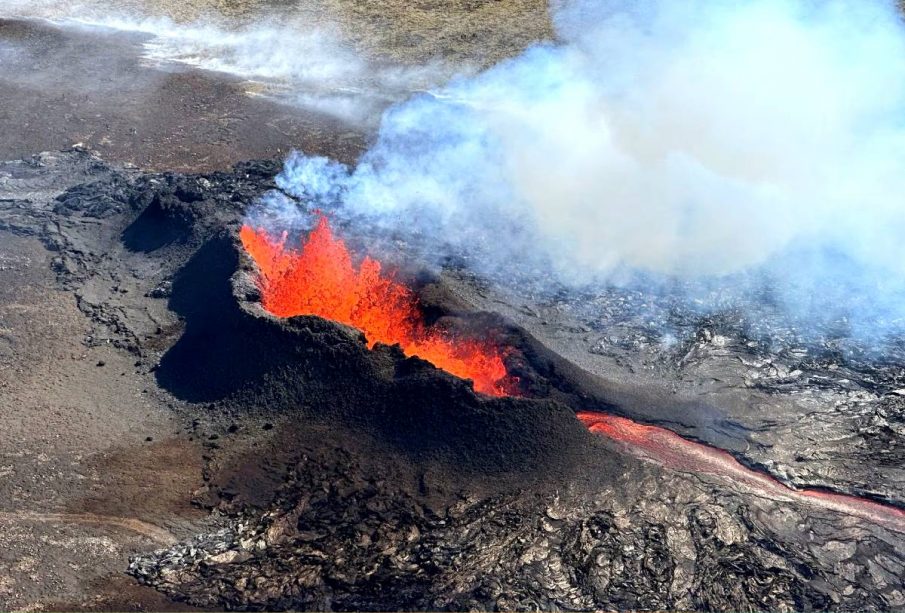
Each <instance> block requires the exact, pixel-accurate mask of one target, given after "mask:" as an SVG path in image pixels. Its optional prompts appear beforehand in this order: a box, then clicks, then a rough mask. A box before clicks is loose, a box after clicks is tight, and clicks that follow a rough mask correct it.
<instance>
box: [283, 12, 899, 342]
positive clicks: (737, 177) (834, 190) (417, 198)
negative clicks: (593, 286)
mask: <svg viewBox="0 0 905 613" xmlns="http://www.w3.org/2000/svg"><path fill="white" fill-rule="evenodd" d="M555 22H556V25H557V28H558V36H559V42H558V43H557V44H555V45H539V46H536V47H534V48H531V49H529V50H528V51H526V52H525V53H524V54H522V55H521V56H519V57H517V58H515V59H513V60H510V61H506V62H503V63H501V64H500V65H498V66H496V67H494V68H492V69H490V70H487V71H485V72H483V73H481V74H479V75H477V76H475V77H472V78H466V79H459V80H456V81H453V82H451V83H449V84H448V85H447V86H446V87H444V88H443V89H442V90H439V91H436V92H434V93H433V95H422V96H418V97H415V98H413V99H411V100H409V101H408V102H406V103H404V104H401V105H398V106H395V107H393V108H391V109H390V110H389V111H388V112H387V113H386V114H385V115H384V118H383V121H382V124H381V129H380V134H379V138H378V140H377V142H376V144H375V145H374V146H373V148H372V149H371V150H370V151H368V152H367V153H366V154H365V155H364V156H363V158H362V160H361V162H360V164H359V166H358V167H357V168H355V169H352V170H346V169H338V168H337V167H336V166H335V165H332V164H326V163H323V162H320V163H319V165H318V163H315V162H314V161H312V160H308V159H306V158H304V156H301V157H296V158H293V159H290V160H289V163H288V164H287V166H286V170H285V171H284V173H283V175H282V177H281V184H282V185H283V187H284V188H285V189H287V190H288V191H289V192H290V193H293V192H294V193H297V194H300V195H303V196H305V197H311V196H312V194H313V195H315V196H322V197H326V196H330V197H331V198H334V199H338V200H341V202H342V209H343V210H344V211H345V212H346V214H348V215H354V216H356V217H359V218H365V219H367V220H369V221H370V222H371V223H373V224H375V225H380V226H386V227H396V228H397V229H403V230H404V229H410V230H413V231H417V232H421V233H427V234H428V235H431V236H434V237H436V239H437V241H438V242H446V243H449V242H452V243H453V244H454V247H455V248H456V249H458V250H460V251H462V252H467V253H472V254H476V253H477V254H481V259H482V261H484V262H485V263H487V265H488V266H489V267H493V268H496V269H498V267H500V266H509V267H510V268H511V267H512V264H513V263H516V264H518V265H520V266H524V265H525V264H526V263H530V265H531V266H534V265H535V264H536V263H537V262H541V261H548V262H550V263H551V264H552V267H553V269H554V270H555V271H557V272H558V274H559V276H560V278H561V279H562V280H564V281H567V282H572V283H582V284H584V283H591V282H600V281H606V280H612V279H613V278H614V275H617V274H618V275H619V276H620V278H624V276H625V274H626V271H641V272H644V273H646V274H653V275H657V276H661V277H667V278H668V277H670V276H678V277H682V278H699V279H711V280H713V279H716V280H717V281H720V280H722V282H725V283H729V282H730V280H732V282H735V281H736V280H737V279H738V278H739V277H740V275H748V274H750V273H751V271H760V272H761V273H768V274H769V278H770V279H771V284H772V285H773V286H774V289H775V290H776V291H778V292H779V295H780V300H781V301H784V302H786V303H788V305H789V306H790V307H793V308H796V309H806V310H808V312H809V313H813V312H815V311H819V310H820V309H823V308H826V307H830V308H832V309H833V310H834V314H835V310H836V307H838V306H839V305H840V304H843V305H844V304H854V300H852V299H853V298H858V299H859V300H863V299H864V298H865V297H866V298H867V299H868V300H867V301H868V302H870V303H871V304H872V307H871V308H870V309H867V310H865V308H864V307H863V305H860V306H858V307H857V309H855V307H852V309H851V310H858V312H857V313H848V314H847V315H848V316H851V317H854V318H856V319H858V318H860V319H861V320H862V321H861V323H862V324H864V325H867V326H870V325H872V323H873V322H871V321H870V319H871V318H876V317H879V316H880V314H882V316H883V317H884V318H887V319H888V318H893V319H894V318H897V317H901V316H902V315H903V314H905V303H903V301H902V295H903V289H905V199H903V194H905V129H903V128H905V30H903V25H902V22H901V17H900V15H899V14H898V13H897V10H896V8H895V6H894V3H893V2H884V1H878V0H877V1H875V0H835V1H834V0H823V1H817V0H690V1H686V2H673V1H671V0H631V1H629V0H575V1H569V2H565V3H564V4H562V5H561V6H559V7H558V8H557V10H556V12H555ZM302 171H303V172H302ZM319 172H320V174H319ZM323 173H326V174H323ZM325 186H326V187H325ZM340 192H341V193H340ZM727 275H732V276H731V277H729V276H727ZM814 292H816V294H815V293H814ZM853 293H856V294H857V296H853V295H852V294H853ZM821 295H822V296H827V297H829V296H831V297H832V302H828V303H827V304H826V305H822V303H821V302H820V299H819V296H821ZM840 300H841V301H842V302H841V303H840V302H839V301H840Z"/></svg>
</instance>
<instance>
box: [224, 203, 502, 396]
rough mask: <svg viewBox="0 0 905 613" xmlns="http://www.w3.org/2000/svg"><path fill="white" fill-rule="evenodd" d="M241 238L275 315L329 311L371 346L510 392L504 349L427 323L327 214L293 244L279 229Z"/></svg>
mask: <svg viewBox="0 0 905 613" xmlns="http://www.w3.org/2000/svg"><path fill="white" fill-rule="evenodd" d="M240 238H241V239H242V244H243V245H244V247H245V250H246V251H247V252H248V253H249V255H251V257H252V258H253V259H254V260H255V262H256V263H257V265H258V269H259V270H260V278H259V284H260V287H261V292H262V295H263V298H262V303H263V306H264V308H265V309H267V310H268V311H269V312H271V313H273V314H274V315H276V316H278V317H292V316H294V315H316V316H318V317H323V318H325V319H332V320H334V321H338V322H340V323H343V324H346V325H349V326H352V327H355V328H358V329H359V330H361V331H362V332H364V334H365V337H366V338H367V340H368V346H369V347H371V348H373V346H374V344H375V343H383V344H386V345H395V344H398V345H399V346H401V347H402V350H403V351H404V352H405V354H406V355H409V356H417V357H419V358H421V359H423V360H427V361H428V362H430V363H431V364H433V365H434V366H436V367H437V368H441V369H443V370H445V371H447V372H449V373H451V374H453V375H456V376H457V377H461V378H463V379H471V380H472V381H473V382H474V389H475V390H476V391H478V392H481V393H484V394H488V395H491V396H506V395H511V394H513V393H514V392H515V390H516V379H514V378H513V377H510V376H509V375H508V373H507V371H506V366H505V364H504V363H503V356H504V355H505V353H504V351H503V350H501V349H500V348H498V347H495V346H493V345H492V344H490V343H488V342H483V341H478V340H475V339H466V338H457V337H453V336H452V335H451V334H449V333H446V332H444V331H442V330H438V329H435V328H429V327H428V326H426V325H425V323H424V320H423V318H422V316H421V312H420V311H419V309H418V300H417V297H416V296H415V294H414V292H413V291H412V290H411V289H409V288H408V287H406V286H405V285H403V284H400V283H397V282H396V281H394V280H393V279H392V278H390V277H389V276H387V275H385V274H384V273H383V272H382V271H381V267H380V262H378V261H376V260H374V259H372V258H370V257H365V258H364V260H362V262H361V264H360V265H358V266H357V267H356V266H355V264H354V263H353V262H352V256H351V254H350V253H349V250H348V249H346V245H345V244H344V243H343V241H342V240H340V239H338V238H336V237H335V236H334V235H333V232H332V231H331V229H330V225H329V223H328V222H327V218H326V217H321V218H320V221H319V222H318V224H317V227H316V228H315V229H314V230H313V231H312V232H311V234H310V235H309V237H308V240H307V242H305V243H304V244H303V245H302V246H301V249H299V250H297V249H293V248H292V247H288V246H287V245H286V239H287V235H286V233H285V232H284V233H283V235H282V236H281V237H280V238H279V239H274V238H273V237H272V236H270V235H268V234H267V233H266V232H265V231H264V230H263V229H261V228H258V229H257V230H256V229H254V228H252V227H250V226H247V225H246V226H243V227H242V230H241V232H240Z"/></svg>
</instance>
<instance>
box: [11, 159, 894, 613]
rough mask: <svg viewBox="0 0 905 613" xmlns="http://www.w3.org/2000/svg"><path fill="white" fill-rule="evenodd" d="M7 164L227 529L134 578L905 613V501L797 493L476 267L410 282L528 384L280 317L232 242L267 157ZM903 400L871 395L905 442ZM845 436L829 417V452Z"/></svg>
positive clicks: (215, 521) (753, 453)
mask: <svg viewBox="0 0 905 613" xmlns="http://www.w3.org/2000/svg"><path fill="white" fill-rule="evenodd" d="M3 172H4V173H5V175H4V176H6V177H7V183H6V185H7V188H6V189H7V190H8V191H10V192H14V193H17V194H19V195H18V196H16V197H15V198H12V199H8V200H4V201H3V204H2V209H0V212H2V224H3V231H4V232H7V233H10V232H11V233H14V234H15V235H17V236H20V237H35V238H38V239H40V240H41V241H43V243H44V244H45V245H47V246H48V247H49V248H51V249H52V250H53V251H52V253H54V256H53V257H54V259H53V262H52V266H53V271H54V274H55V275H56V279H57V283H58V284H59V287H60V288H63V290H65V291H68V292H72V293H73V294H74V295H75V296H76V298H77V304H78V308H79V309H80V310H81V312H82V313H83V314H84V315H85V316H87V318H88V320H89V321H90V322H92V330H91V333H90V334H89V335H88V336H87V337H86V338H85V339H84V343H85V346H86V347H88V348H92V347H94V348H98V347H113V349H112V350H113V351H115V352H121V353H123V354H125V355H128V356H131V358H132V359H134V360H135V361H136V362H135V363H136V365H137V366H136V367H137V369H138V370H139V371H143V372H144V373H146V375H147V376H148V377H149V380H150V381H153V382H154V384H155V385H156V386H157V388H158V389H157V390H156V391H154V392H153V393H154V394H155V395H159V398H160V399H161V402H165V403H168V406H169V407H170V410H171V411H172V412H173V414H174V415H176V416H178V419H179V420H181V421H182V423H183V424H184V425H183V428H182V431H181V432H180V433H179V434H178V436H177V439H179V440H182V441H185V444H187V445H188V444H191V445H198V446H200V448H201V461H202V468H200V469H199V474H198V475H197V476H198V482H199V487H198V488H197V489H195V490H194V493H193V494H192V496H191V499H192V503H193V505H194V507H195V508H196V509H199V510H201V511H203V512H204V513H207V514H209V519H207V520H205V521H204V522H200V523H199V522H198V521H197V520H193V522H194V523H193V524H191V525H183V527H182V528H181V529H180V530H179V531H177V532H178V534H179V538H178V539H174V540H178V541H179V542H178V543H176V544H171V545H169V546H168V547H166V548H164V549H157V550H155V547H156V546H159V544H158V545H153V546H148V545H144V546H141V547H138V548H137V550H134V551H133V554H134V555H133V557H132V559H131V561H130V563H129V565H128V572H129V573H130V574H131V576H133V577H135V578H136V579H137V580H138V581H139V582H140V583H141V584H143V585H147V586H152V587H153V588H155V589H156V590H158V591H159V592H161V593H162V594H164V595H166V597H167V598H169V599H172V600H173V601H174V602H178V603H184V604H185V605H191V606H199V607H215V608H220V607H223V608H230V609H251V610H257V609H315V610H321V609H335V610H385V609H398V608H404V609H524V608H551V609H552V608H573V609H610V608H633V609H663V608H668V609H691V608H701V609H708V610H727V611H728V610H741V609H744V610H813V609H838V610H854V609H863V608H876V609H884V610H902V608H903V607H905V592H903V589H902V584H901V577H902V576H905V572H903V571H905V554H903V551H905V549H903V547H905V540H903V539H905V530H903V524H905V522H903V519H902V511H901V510H900V509H899V508H897V507H896V506H895V505H896V504H897V503H898V502H899V500H898V498H897V494H895V491H897V490H896V488H895V487H893V486H894V485H895V483H897V482H896V481H895V480H892V481H890V480H888V479H887V480H886V481H885V482H879V481H873V482H865V483H864V485H865V487H864V488H863V489H873V490H874V491H876V492H882V491H884V490H883V489H882V488H883V487H887V488H891V490H892V491H893V493H892V494H891V495H889V496H884V495H877V494H875V495H873V496H872V497H873V500H869V499H866V498H865V497H864V496H863V494H864V492H863V491H860V490H859V489H858V488H857V487H853V486H852V485H851V484H850V482H848V481H846V479H840V480H837V481H834V480H833V478H832V476H831V474H828V473H824V474H823V477H821V480H820V482H819V483H817V484H815V485H821V486H823V488H824V491H827V490H835V492H836V493H833V494H831V493H825V494H820V493H816V492H810V493H809V492H806V491H795V490H794V489H791V488H796V487H801V484H800V483H796V482H795V480H794V479H790V478H789V477H788V473H785V472H784V466H786V464H785V463H784V462H783V461H778V462H776V463H775V464H770V463H767V462H765V461H764V459H763V457H764V456H763V455H762V454H763V450H764V449H765V448H766V447H764V444H763V442H761V443H759V444H755V443H754V442H753V439H752V437H753V436H755V434H756V436H757V437H758V438H759V440H760V441H764V440H765V439H767V438H768V437H769V436H771V431H770V430H769V429H762V430H758V431H757V432H756V433H755V432H754V430H753V429H752V428H750V426H748V425H746V424H745V423H743V422H742V421H740V420H738V419H737V418H736V417H734V416H733V414H732V413H731V412H730V411H728V410H727V409H726V406H724V405H721V404H720V403H718V402H715V401H714V397H709V398H706V399H702V398H701V397H700V395H699V396H698V397H695V395H693V394H687V393H683V392H682V391H681V390H679V391H677V390H675V389H673V390H672V391H669V390H665V389H664V386H660V387H657V386H655V385H649V384H648V383H647V382H646V381H644V380H639V381H637V382H633V381H632V378H631V377H624V376H623V377H617V376H616V371H615V370H613V369H610V370H606V371H604V370H599V371H597V372H594V369H593V368H590V367H589V366H588V364H587V363H583V362H582V361H581V360H576V359H572V358H571V356H570V354H569V353H568V352H562V351H559V350H558V348H557V345H556V342H555V339H551V337H550V331H549V330H550V328H551V326H553V325H558V326H560V327H558V329H559V331H560V333H561V334H564V335H569V334H587V333H586V332H580V331H579V332H570V330H580V327H578V326H577V325H573V326H571V327H569V326H565V325H562V324H555V323H551V322H552V321H554V320H551V319H545V317H544V316H538V315H537V313H539V312H541V311H542V310H543V309H544V308H545V307H544V305H543V303H542V301H540V300H539V301H538V302H536V303H535V304H533V305H532V304H529V303H527V302H526V301H525V299H524V297H517V298H514V297H510V299H509V301H508V302H506V301H505V300H503V298H501V296H503V293H502V291H501V290H494V289H492V288H488V286H487V285H486V283H484V282H481V281H480V280H479V279H475V278H473V277H470V276H469V275H468V274H464V273H463V271H461V270H458V271H457V270H430V271H428V272H423V271H421V272H420V273H418V274H411V275H405V274H402V275H401V276H400V277H399V280H400V282H402V281H404V282H405V286H406V287H407V288H410V290H409V291H411V292H412V296H414V297H415V298H416V299H417V311H418V315H419V317H422V318H423V322H424V323H425V325H428V326H436V325H440V326H442V327H443V329H445V330H446V331H447V333H449V334H454V335H455V336H454V338H471V339H474V338H483V339H484V340H487V341H488V342H492V343H493V345H494V346H495V347H498V348H503V349H505V357H504V358H503V359H504V362H505V365H506V368H507V371H508V375H510V376H512V377H513V378H517V385H518V387H517V389H515V390H513V391H512V393H507V394H497V395H487V394H482V393H480V392H476V391H475V389H474V386H473V384H472V383H471V382H470V381H467V380H463V379H461V378H458V377H455V376H453V375H451V374H449V373H447V372H445V371H443V370H442V369H439V368H437V367H435V366H434V365H432V364H431V363H430V362H428V361H426V360H424V359H421V358H418V357H415V356H407V355H406V354H405V352H404V351H403V349H402V348H401V347H399V346H393V345H386V344H381V343H379V342H378V343H373V342H370V340H371V339H368V338H366V337H365V335H364V334H363V333H362V332H361V331H360V330H358V329H356V328H354V327H351V326H348V325H344V324H342V323H338V322H336V321H330V320H327V319H324V318H321V317H316V316H310V315H299V316H290V317H277V316H275V315H273V314H272V313H271V312H269V311H268V309H267V308H265V303H266V301H265V300H263V292H262V284H261V274H262V270H261V267H260V266H259V265H258V263H257V262H256V261H255V259H254V258H253V257H252V256H251V255H249V253H248V252H247V251H246V249H245V246H244V245H243V242H242V240H241V237H240V230H241V227H242V224H243V223H245V221H246V217H245V216H246V209H247V207H248V206H250V205H252V204H254V203H255V202H256V200H257V199H258V198H259V197H260V196H261V195H262V194H264V193H266V192H267V191H268V190H272V189H274V188H275V185H274V183H273V177H274V176H275V174H276V173H277V172H278V167H277V165H275V164H273V163H269V162H261V163H257V162H250V163H245V164H242V165H239V166H237V167H236V169H235V170H234V171H232V172H226V173H211V174H206V175H181V174H173V173H164V174H143V173H139V172H137V171H134V170H121V169H115V168H112V167H110V166H108V165H107V164H105V163H103V162H102V161H101V160H99V159H97V158H94V157H92V156H91V155H89V154H88V153H86V152H84V151H69V152H63V153H59V154H53V155H49V154H48V155H45V156H43V157H41V158H36V159H34V160H31V161H26V162H17V163H14V164H7V165H6V166H5V167H4V169H3ZM26 185H27V186H30V187H29V190H30V191H28V195H27V197H25V196H24V195H23V194H24V189H23V186H26ZM298 206H300V207H301V208H302V209H304V206H305V205H304V203H299V205H298ZM339 230H342V231H343V232H347V231H350V230H348V229H345V228H340V229H339ZM339 230H338V231H339ZM298 238H299V240H303V239H304V237H303V236H300V237H298ZM351 242H352V241H350V244H351ZM354 243H355V245H367V244H368V237H367V236H358V237H355V240H354ZM365 255H367V254H365V253H359V254H358V255H357V258H363V257H364V256H365ZM404 266H408V267H410V268H411V269H413V270H415V271H417V270H418V269H419V266H418V264H417V261H407V262H404ZM495 292H497V293H495ZM494 301H496V302H494ZM490 304H498V305H499V307H498V308H497V309H492V308H488V305H490ZM517 312H521V313H522V315H520V316H519V315H513V313H517ZM525 313H534V315H525ZM563 313H564V312H563V311H560V314H561V316H562V314H563ZM576 319H577V317H576ZM545 322H546V323H545ZM708 325H709V324H708ZM481 335H482V336H481ZM570 338H572V337H570ZM576 346H579V345H576ZM840 367H841V368H843V369H845V368H849V365H847V363H845V362H844V361H840V362H837V368H840ZM879 368H880V367H879V366H878V367H877V369H879ZM878 371H879V370H875V371H871V372H878ZM716 398H718V396H716ZM896 398H897V397H896V396H895V395H894V394H888V393H887V394H883V395H881V396H878V400H877V402H878V404H877V406H884V407H887V409H884V410H886V411H887V414H889V415H890V418H889V419H890V421H891V422H892V423H893V424H894V423H899V422H895V421H894V420H895V419H899V418H898V417H894V415H901V412H900V411H901V409H898V408H897V409H893V408H891V407H901V403H899V404H894V403H895V401H896ZM777 406H778V405H777ZM777 410H778V409H777ZM790 410H791V409H790ZM579 417H580V418H581V419H579ZM846 427H847V426H846V422H844V421H840V422H833V421H828V422H826V423H825V428H826V433H827V435H828V436H827V441H830V442H832V441H833V440H838V436H842V435H844V433H845V432H846V430H845V428H846ZM892 427H893V425H891V426H890V428H892ZM831 434H833V436H831ZM680 435H681V436H680ZM836 435H838V436H836ZM783 436H785V435H784V434H783V432H782V431H779V432H777V433H776V434H775V437H776V438H775V439H773V440H772V443H771V444H773V445H775V446H776V448H778V449H782V448H783V446H784V445H786V442H785V440H784V439H783V438H782V437H783ZM894 436H897V435H894ZM683 437H685V438H683ZM894 440H899V439H895V438H894ZM815 444H817V443H815ZM833 444H835V443H833ZM895 448H896V449H900V448H899V447H895ZM722 450H726V451H722ZM780 481H782V482H784V483H786V484H787V485H783V484H781V483H780ZM890 483H891V484H893V486H890ZM790 486H791V488H790ZM153 521H154V522H161V523H164V524H166V523H167V522H172V520H168V519H166V518H164V517H161V518H156V519H153ZM192 534H194V536H191V535H192ZM170 542H172V541H170ZM122 570H126V568H125V565H124V566H123V569H122Z"/></svg>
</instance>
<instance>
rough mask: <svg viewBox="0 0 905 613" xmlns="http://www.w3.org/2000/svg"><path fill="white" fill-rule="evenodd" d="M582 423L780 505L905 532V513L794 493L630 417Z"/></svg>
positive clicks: (654, 457)
mask: <svg viewBox="0 0 905 613" xmlns="http://www.w3.org/2000/svg"><path fill="white" fill-rule="evenodd" d="M578 419H579V420H580V421H581V422H582V423H583V424H584V425H585V426H586V427H587V428H588V429H589V430H590V431H591V432H593V433H595V434H602V435H603V436H606V437H608V438H610V439H613V440H615V441H619V442H620V443H622V444H624V445H625V446H626V448H627V449H628V450H629V451H630V452H631V453H633V454H635V455H638V456H641V457H643V458H646V459H648V460H651V461H654V462H656V463H658V464H661V465H663V466H668V467H671V468H674V469H677V470H682V471H689V472H694V473H704V474H709V475H713V476H716V477H720V478H723V479H728V480H731V481H733V482H734V483H737V484H740V485H744V486H746V487H748V488H751V489H753V490H754V491H756V492H758V493H759V494H761V495H764V496H767V497H770V498H773V499H775V500H788V501H794V502H803V503H809V504H812V505H816V506H820V507H823V508H825V509H831V510H833V511H836V512H837V513H844V514H846V515H852V516H855V517H860V518H862V519H866V520H867V521H870V522H873V523H875V524H879V525H881V526H885V527H887V528H890V529H892V530H896V531H897V532H905V511H903V510H902V509H898V508H896V507H892V506H888V505H885V504H880V503H878V502H873V501H872V500H866V499H864V498H858V497H857V496H848V495H845V494H835V493H833V492H824V491H820V490H812V489H801V490H795V489H792V488H790V487H788V486H786V485H784V484H783V483H780V482H779V481H777V480H776V479H774V478H773V477H771V476H769V475H766V474H763V473H759V472H756V471H753V470H751V469H750V468H747V467H746V466H743V465H742V464H741V463H740V462H739V461H738V460H736V459H735V458H734V457H732V455H731V454H730V453H728V452H726V451H723V450H722V449H716V448H714V447H710V446H708V445H702V444H701V443H695V442H694V441H690V440H688V439H686V438H683V437H681V436H679V435H678V434H676V433H675V432H673V431H671V430H667V429H666V428H658V427H657V426H648V425H644V424H639V423H637V422H634V421H632V420H630V419H626V418H624V417H617V416H615V415H607V414H604V413H593V412H582V413H579V414H578Z"/></svg>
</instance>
